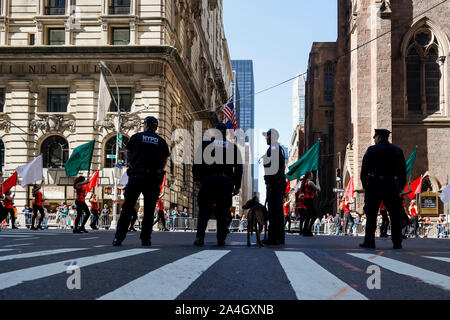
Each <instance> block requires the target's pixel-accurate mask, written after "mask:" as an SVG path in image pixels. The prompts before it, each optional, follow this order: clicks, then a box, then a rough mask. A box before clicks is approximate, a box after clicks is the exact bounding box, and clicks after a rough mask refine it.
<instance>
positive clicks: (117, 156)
mask: <svg viewBox="0 0 450 320" xmlns="http://www.w3.org/2000/svg"><path fill="white" fill-rule="evenodd" d="M100 65H101V66H102V67H103V68H104V69H105V70H108V72H109V74H110V75H111V77H112V78H113V80H114V84H115V85H116V90H117V101H114V102H115V103H116V106H117V124H116V126H117V127H116V131H117V134H116V159H115V165H114V170H116V169H115V168H117V167H116V165H117V164H118V161H119V133H120V93H119V86H118V85H117V81H116V78H115V77H114V75H113V73H112V71H111V70H110V69H109V68H108V66H107V65H106V64H105V62H104V61H103V60H100ZM111 96H112V97H113V99H114V95H111ZM114 100H115V99H114ZM117 180H118V179H117V177H116V176H115V175H114V198H113V220H112V222H111V226H110V228H111V229H115V228H116V225H117V220H116V215H117V201H118V183H117Z"/></svg>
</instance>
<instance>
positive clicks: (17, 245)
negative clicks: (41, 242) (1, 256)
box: [3, 243, 32, 248]
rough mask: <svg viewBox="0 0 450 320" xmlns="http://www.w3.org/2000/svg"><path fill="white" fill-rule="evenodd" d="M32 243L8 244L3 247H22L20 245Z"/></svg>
mask: <svg viewBox="0 0 450 320" xmlns="http://www.w3.org/2000/svg"><path fill="white" fill-rule="evenodd" d="M31 245H32V243H20V244H9V245H7V246H3V248H10V247H20V246H31Z"/></svg>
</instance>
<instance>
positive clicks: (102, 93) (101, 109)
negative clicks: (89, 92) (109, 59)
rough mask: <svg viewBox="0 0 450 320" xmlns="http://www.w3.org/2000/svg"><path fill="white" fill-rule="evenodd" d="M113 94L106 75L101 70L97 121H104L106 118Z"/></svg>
mask: <svg viewBox="0 0 450 320" xmlns="http://www.w3.org/2000/svg"><path fill="white" fill-rule="evenodd" d="M111 101H112V99H111V94H110V93H109V90H108V87H107V84H106V80H105V76H104V75H103V72H101V71H100V84H99V86H98V101H97V121H99V122H102V121H103V120H105V118H106V113H107V112H108V110H109V106H110V105H111Z"/></svg>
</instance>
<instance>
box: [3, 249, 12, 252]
mask: <svg viewBox="0 0 450 320" xmlns="http://www.w3.org/2000/svg"><path fill="white" fill-rule="evenodd" d="M13 250H14V249H0V252H3V251H13Z"/></svg>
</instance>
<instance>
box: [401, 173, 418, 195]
mask: <svg viewBox="0 0 450 320" xmlns="http://www.w3.org/2000/svg"><path fill="white" fill-rule="evenodd" d="M422 178H423V177H422V176H420V177H419V178H417V179H416V180H414V181H413V182H411V184H410V186H411V190H412V192H411V193H408V198H409V199H410V200H412V199H414V197H415V196H416V194H419V193H421V192H422ZM403 191H404V192H408V191H409V189H408V186H406V187H405V190H403Z"/></svg>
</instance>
